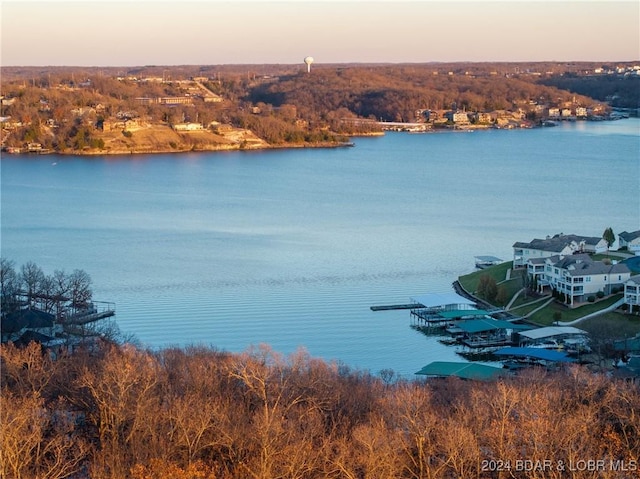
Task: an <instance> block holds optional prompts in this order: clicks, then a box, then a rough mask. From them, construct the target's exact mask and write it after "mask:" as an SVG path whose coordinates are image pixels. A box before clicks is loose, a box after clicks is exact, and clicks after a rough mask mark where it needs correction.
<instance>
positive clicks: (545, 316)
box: [518, 294, 622, 326]
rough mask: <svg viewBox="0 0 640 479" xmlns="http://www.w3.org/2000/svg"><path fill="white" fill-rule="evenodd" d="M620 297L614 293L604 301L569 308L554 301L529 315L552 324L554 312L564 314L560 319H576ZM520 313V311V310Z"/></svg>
mask: <svg viewBox="0 0 640 479" xmlns="http://www.w3.org/2000/svg"><path fill="white" fill-rule="evenodd" d="M620 298H622V295H621V294H614V295H613V296H611V297H610V298H607V299H603V300H602V301H599V302H597V303H588V304H585V305H584V306H580V307H578V308H574V309H570V308H567V307H566V306H563V305H561V304H559V303H556V302H555V301H554V302H553V303H551V304H549V306H547V307H546V308H544V309H541V310H540V311H538V312H536V313H534V314H533V315H531V316H530V317H529V320H530V321H532V322H534V323H536V324H540V325H543V326H550V325H551V324H553V322H554V321H555V320H554V319H553V315H554V313H556V312H559V313H560V314H561V315H562V317H561V318H560V321H573V320H574V319H578V318H582V317H583V316H586V315H588V314H591V313H595V312H596V311H599V310H601V309H603V308H606V307H608V306H611V305H612V304H613V303H615V302H616V301H618V300H619V299H620ZM518 313H520V312H519V311H518Z"/></svg>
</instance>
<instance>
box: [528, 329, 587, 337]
mask: <svg viewBox="0 0 640 479" xmlns="http://www.w3.org/2000/svg"><path fill="white" fill-rule="evenodd" d="M564 334H576V335H586V334H588V333H587V332H586V331H583V330H582V329H578V328H574V327H573V326H547V327H545V328H538V329H531V330H529V331H522V332H520V336H523V337H525V338H529V339H543V338H552V337H553V336H562V335H564Z"/></svg>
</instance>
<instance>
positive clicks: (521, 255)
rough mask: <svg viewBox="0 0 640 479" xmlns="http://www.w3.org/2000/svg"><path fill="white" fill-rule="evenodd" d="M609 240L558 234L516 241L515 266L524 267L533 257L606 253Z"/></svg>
mask: <svg viewBox="0 0 640 479" xmlns="http://www.w3.org/2000/svg"><path fill="white" fill-rule="evenodd" d="M605 251H607V242H606V241H605V240H604V239H603V238H598V237H589V236H578V235H565V234H563V233H560V234H557V235H555V236H553V237H550V236H547V238H546V239H534V240H532V241H530V242H529V243H524V242H516V243H514V245H513V267H514V268H523V267H525V266H526V265H527V262H528V261H529V260H530V259H533V258H548V257H550V256H553V255H564V256H567V255H571V254H574V253H604V252H605Z"/></svg>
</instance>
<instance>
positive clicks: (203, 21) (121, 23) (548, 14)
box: [0, 0, 640, 67]
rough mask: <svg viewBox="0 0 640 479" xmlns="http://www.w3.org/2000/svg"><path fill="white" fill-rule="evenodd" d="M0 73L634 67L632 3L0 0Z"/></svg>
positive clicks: (638, 40) (639, 48) (639, 11)
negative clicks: (152, 68) (19, 69)
mask: <svg viewBox="0 0 640 479" xmlns="http://www.w3.org/2000/svg"><path fill="white" fill-rule="evenodd" d="M0 8H1V11H2V20H1V25H2V50H1V56H0V63H1V65H2V66H24V67H27V66H36V67H37V66H50V67H55V66H67V67H76V66H77V67H92V66H95V67H129V66H149V65H159V66H160V65H162V66H180V65H268V64H282V65H289V64H291V65H294V64H297V63H302V59H303V58H304V57H305V56H307V55H311V56H313V57H314V59H315V62H316V64H317V65H319V64H341V63H363V64H371V63H391V64H400V63H460V62H473V63H487V62H499V63H517V62H560V61H572V62H633V61H638V60H639V59H640V3H639V2H636V1H633V0H631V1H629V0H622V1H612V2H609V1H590V0H573V1H520V0H516V1H510V2H505V1H486V0H469V1H458V0H453V1H451V0H450V1H446V2H445V1H439V0H422V1H419V0H414V1H399V2H390V1H364V0H349V1H339V0H316V1H305V0H297V1H294V0H288V1H279V2H275V1H267V0H262V1H246V0H241V1H234V2H229V1H218V0H199V1H189V2H177V1H151V0H148V1H136V2H123V1H111V2H106V1H84V2H82V1H67V2H61V1H38V2H36V1H30V0H26V1H15V0H14V1H12V0H9V1H6V0H5V1H3V2H2V3H1V4H0Z"/></svg>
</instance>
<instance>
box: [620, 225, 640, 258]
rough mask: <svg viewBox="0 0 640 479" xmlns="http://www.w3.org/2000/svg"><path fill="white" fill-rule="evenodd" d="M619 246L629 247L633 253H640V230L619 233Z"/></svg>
mask: <svg viewBox="0 0 640 479" xmlns="http://www.w3.org/2000/svg"><path fill="white" fill-rule="evenodd" d="M618 247H619V248H627V249H628V250H629V251H630V252H631V253H634V254H636V255H640V230H638V231H633V232H632V233H627V232H626V231H623V232H622V233H620V234H619V235H618Z"/></svg>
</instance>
